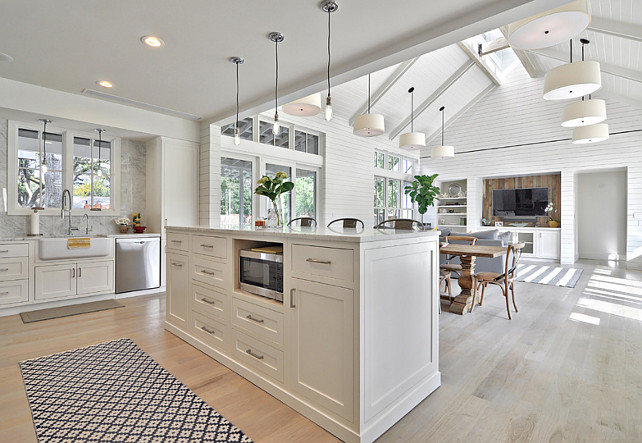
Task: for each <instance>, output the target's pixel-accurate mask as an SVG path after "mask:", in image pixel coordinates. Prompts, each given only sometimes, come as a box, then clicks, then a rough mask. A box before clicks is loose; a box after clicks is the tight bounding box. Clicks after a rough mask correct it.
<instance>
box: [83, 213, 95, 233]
mask: <svg viewBox="0 0 642 443" xmlns="http://www.w3.org/2000/svg"><path fill="white" fill-rule="evenodd" d="M83 216H84V217H85V221H86V222H87V224H86V225H85V235H89V231H91V230H93V228H92V229H89V215H87V213H84V214H83Z"/></svg>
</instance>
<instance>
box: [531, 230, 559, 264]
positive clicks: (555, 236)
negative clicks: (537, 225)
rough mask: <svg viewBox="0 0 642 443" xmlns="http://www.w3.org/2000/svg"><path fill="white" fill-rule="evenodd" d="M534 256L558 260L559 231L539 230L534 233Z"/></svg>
mask: <svg viewBox="0 0 642 443" xmlns="http://www.w3.org/2000/svg"><path fill="white" fill-rule="evenodd" d="M534 236H535V256H536V257H538V258H543V259H552V260H559V258H560V231H559V230H558V229H555V230H550V231H547V230H540V231H537V232H535V233H534Z"/></svg>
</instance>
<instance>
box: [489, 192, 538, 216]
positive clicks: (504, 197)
mask: <svg viewBox="0 0 642 443" xmlns="http://www.w3.org/2000/svg"><path fill="white" fill-rule="evenodd" d="M547 206H548V188H524V189H496V190H494V191H493V216H496V217H533V216H540V215H546V207H547Z"/></svg>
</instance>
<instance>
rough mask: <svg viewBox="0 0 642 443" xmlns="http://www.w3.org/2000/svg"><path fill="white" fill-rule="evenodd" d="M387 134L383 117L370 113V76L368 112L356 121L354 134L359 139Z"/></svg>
mask: <svg viewBox="0 0 642 443" xmlns="http://www.w3.org/2000/svg"><path fill="white" fill-rule="evenodd" d="M384 132H386V129H385V123H384V119H383V115H381V114H371V113H370V74H368V112H367V113H366V114H361V115H359V116H357V118H355V119H354V127H353V130H352V133H353V134H354V135H358V136H359V137H374V136H376V135H381V134H383V133H384Z"/></svg>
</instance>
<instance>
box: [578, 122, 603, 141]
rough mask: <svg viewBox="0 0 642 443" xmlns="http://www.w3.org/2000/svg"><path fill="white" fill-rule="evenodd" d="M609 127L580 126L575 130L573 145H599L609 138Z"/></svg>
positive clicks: (601, 125) (600, 124)
mask: <svg viewBox="0 0 642 443" xmlns="http://www.w3.org/2000/svg"><path fill="white" fill-rule="evenodd" d="M609 137H610V136H609V125H607V124H606V123H598V124H597V125H589V126H578V127H577V128H573V142H572V143H573V144H574V145H584V144H588V143H598V142H602V141H604V140H608V138H609Z"/></svg>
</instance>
